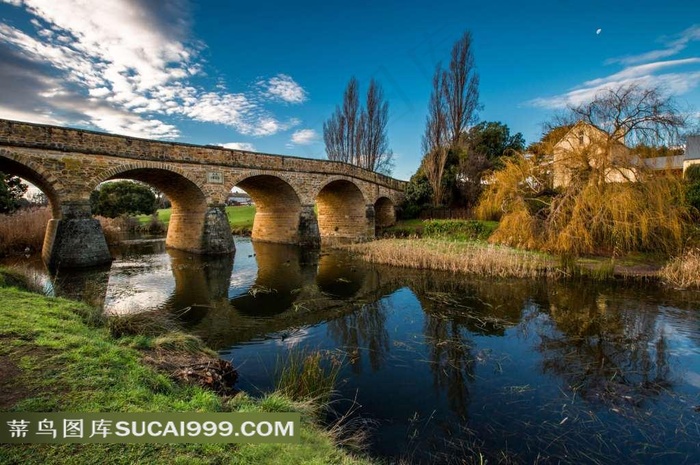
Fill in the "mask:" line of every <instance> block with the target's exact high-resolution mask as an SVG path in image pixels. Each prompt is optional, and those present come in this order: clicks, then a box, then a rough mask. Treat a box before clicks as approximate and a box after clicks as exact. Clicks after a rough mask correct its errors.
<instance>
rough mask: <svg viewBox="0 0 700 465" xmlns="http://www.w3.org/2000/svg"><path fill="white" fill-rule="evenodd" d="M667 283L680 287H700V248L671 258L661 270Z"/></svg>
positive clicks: (662, 276)
mask: <svg viewBox="0 0 700 465" xmlns="http://www.w3.org/2000/svg"><path fill="white" fill-rule="evenodd" d="M660 275H661V279H663V280H664V282H665V283H666V284H669V285H671V286H673V287H676V288H679V289H689V288H696V289H698V288H700V250H699V249H694V250H690V251H688V252H686V253H685V254H684V255H681V256H678V257H676V258H674V259H673V260H671V261H670V262H669V263H668V264H667V265H666V266H665V267H663V268H662V269H661V272H660Z"/></svg>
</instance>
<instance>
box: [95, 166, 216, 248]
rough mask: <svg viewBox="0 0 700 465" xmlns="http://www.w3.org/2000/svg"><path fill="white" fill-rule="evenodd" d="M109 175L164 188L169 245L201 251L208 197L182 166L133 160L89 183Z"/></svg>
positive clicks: (106, 177)
mask: <svg viewBox="0 0 700 465" xmlns="http://www.w3.org/2000/svg"><path fill="white" fill-rule="evenodd" d="M112 179H132V180H135V181H141V182H143V183H146V184H148V185H150V186H153V187H155V188H156V189H158V190H160V191H161V192H163V194H165V195H166V196H167V197H168V200H170V204H171V208H172V210H171V215H170V222H169V224H168V236H167V238H166V240H165V244H166V245H167V246H168V247H171V248H174V249H179V250H187V251H192V252H201V251H202V249H203V247H204V246H203V244H202V241H203V236H204V232H205V231H204V229H205V220H206V216H207V211H208V201H207V196H206V195H205V193H204V192H203V191H202V189H200V187H199V186H198V185H197V184H196V183H195V182H194V181H193V180H192V179H190V178H189V177H188V176H187V175H185V174H184V173H183V172H182V171H181V170H179V169H176V168H173V167H171V166H168V165H166V164H159V163H153V164H151V163H135V164H129V165H123V166H119V167H115V168H111V169H109V170H106V171H105V172H103V173H102V174H101V175H100V176H99V177H97V178H95V179H94V180H93V181H92V183H91V185H92V186H93V188H96V187H97V186H98V185H99V184H100V183H102V182H104V181H109V180H112Z"/></svg>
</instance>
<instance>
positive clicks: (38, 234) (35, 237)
mask: <svg viewBox="0 0 700 465" xmlns="http://www.w3.org/2000/svg"><path fill="white" fill-rule="evenodd" d="M50 219H51V209H50V208H49V207H40V208H32V209H23V210H19V211H17V212H15V213H12V214H9V215H0V256H7V255H12V254H17V253H23V252H25V251H26V250H27V249H29V251H30V252H39V251H41V247H42V245H43V243H44V234H45V233H46V223H48V221H49V220H50Z"/></svg>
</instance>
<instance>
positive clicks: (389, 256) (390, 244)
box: [347, 238, 557, 278]
mask: <svg viewBox="0 0 700 465" xmlns="http://www.w3.org/2000/svg"><path fill="white" fill-rule="evenodd" d="M347 248H348V250H351V251H353V252H356V253H358V254H359V255H360V256H361V257H363V258H364V259H365V260H367V261H370V262H373V263H380V264H384V265H392V266H400V267H409V268H418V269H430V270H442V271H451V272H460V273H475V274H479V275H481V276H488V277H499V278H500V277H509V276H512V277H518V278H538V277H543V276H554V274H556V273H557V268H556V265H557V262H556V260H554V259H552V258H551V257H548V256H546V255H544V254H540V253H535V252H528V251H522V250H517V249H514V248H511V247H504V246H498V245H491V244H487V243H484V242H475V241H454V240H446V239H434V238H413V239H410V240H405V239H382V240H377V241H373V242H367V243H363V244H354V245H349V246H347Z"/></svg>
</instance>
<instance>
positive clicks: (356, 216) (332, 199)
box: [316, 179, 367, 242]
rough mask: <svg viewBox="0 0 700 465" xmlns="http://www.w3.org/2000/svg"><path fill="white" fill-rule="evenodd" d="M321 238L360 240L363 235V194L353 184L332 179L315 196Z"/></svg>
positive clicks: (325, 239)
mask: <svg viewBox="0 0 700 465" xmlns="http://www.w3.org/2000/svg"><path fill="white" fill-rule="evenodd" d="M316 207H317V210H318V229H319V232H320V234H321V241H322V242H323V241H326V242H328V241H329V240H331V241H332V240H333V239H362V238H365V237H366V236H367V211H366V205H365V197H364V195H362V191H361V190H360V188H359V187H357V186H356V185H355V184H354V183H352V182H350V181H346V180H342V179H339V180H335V181H331V182H330V183H328V184H326V185H325V186H324V187H323V189H321V191H320V192H319V193H318V196H317V197H316Z"/></svg>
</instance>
